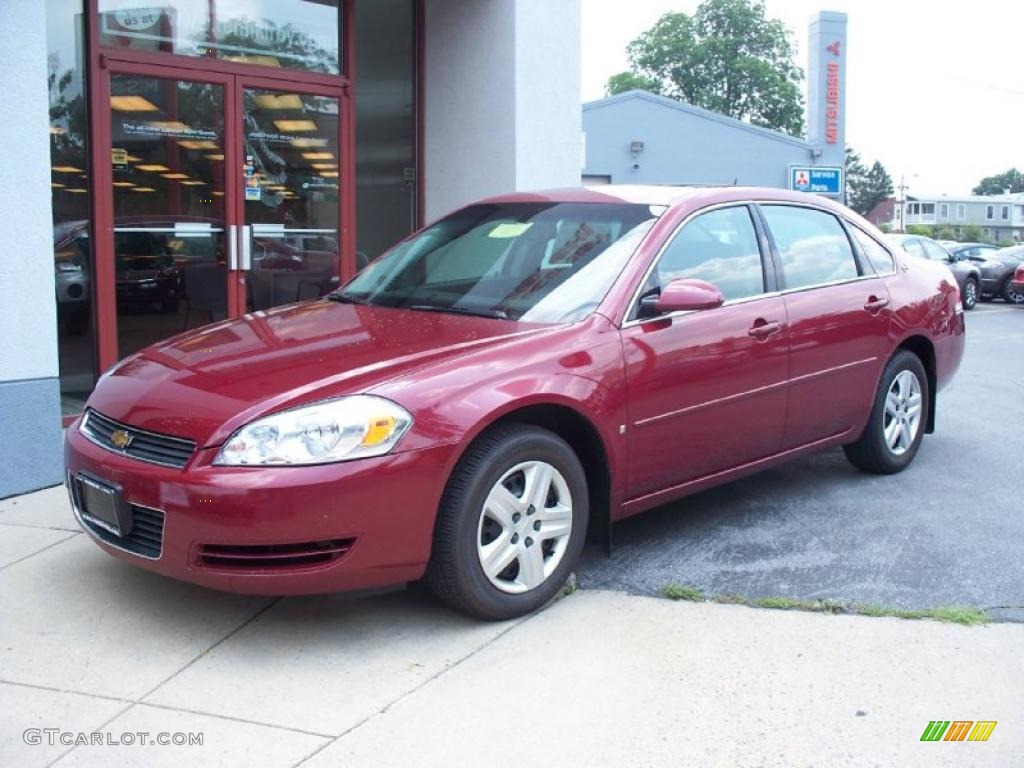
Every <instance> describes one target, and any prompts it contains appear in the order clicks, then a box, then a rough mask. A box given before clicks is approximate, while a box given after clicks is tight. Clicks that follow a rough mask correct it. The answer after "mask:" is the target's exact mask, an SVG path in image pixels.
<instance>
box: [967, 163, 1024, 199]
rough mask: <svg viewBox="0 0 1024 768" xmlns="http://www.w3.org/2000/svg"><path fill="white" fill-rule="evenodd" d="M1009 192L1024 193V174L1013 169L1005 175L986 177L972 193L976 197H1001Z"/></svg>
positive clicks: (998, 174)
mask: <svg viewBox="0 0 1024 768" xmlns="http://www.w3.org/2000/svg"><path fill="white" fill-rule="evenodd" d="M1007 190H1009V191H1010V192H1024V173H1021V172H1020V171H1018V170H1017V169H1016V168H1011V169H1010V170H1008V171H1006V172H1005V173H997V174H996V175H995V176H986V177H985V178H983V179H982V180H981V181H980V182H978V186H976V187H975V188H974V189H973V190H971V191H972V193H973V194H975V195H1001V194H1003V193H1004V192H1006V191H1007Z"/></svg>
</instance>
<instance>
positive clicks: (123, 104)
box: [96, 62, 352, 361]
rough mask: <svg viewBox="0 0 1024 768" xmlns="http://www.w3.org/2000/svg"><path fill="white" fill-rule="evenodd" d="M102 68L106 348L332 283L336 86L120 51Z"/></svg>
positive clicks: (338, 260) (141, 342) (111, 350)
mask: <svg viewBox="0 0 1024 768" xmlns="http://www.w3.org/2000/svg"><path fill="white" fill-rule="evenodd" d="M107 77H108V79H107V80H106V82H105V84H106V86H107V88H108V89H109V122H108V124H107V125H108V126H109V130H108V131H104V132H103V133H105V134H106V136H105V137H104V136H101V137H100V140H101V141H102V140H105V141H107V142H108V143H109V153H110V154H109V156H110V158H111V173H110V176H109V177H108V178H109V194H110V200H111V205H110V207H109V208H107V207H106V206H103V205H99V206H97V216H96V219H97V227H98V228H100V227H109V229H108V230H107V231H110V232H112V233H113V237H112V238H111V239H109V240H108V241H107V242H109V243H111V245H110V246H109V247H107V248H106V249H102V250H98V252H97V254H96V256H97V280H98V285H97V288H98V290H97V296H98V297H99V301H98V317H99V321H100V322H99V327H100V338H99V344H100V357H101V361H102V360H116V359H118V358H121V357H124V356H126V355H129V354H131V353H133V352H135V351H137V350H139V349H141V348H142V347H144V346H147V345H149V344H152V343H154V342H157V341H160V340H161V339H165V338H167V337H169V336H172V335H174V334H176V333H180V332H181V331H183V330H187V329H190V328H196V327H198V326H200V325H204V324H206V323H210V322H213V321H216V320H221V319H224V318H228V317H236V316H238V315H240V314H243V313H245V312H250V311H257V310H267V309H270V308H272V307H275V306H278V305H282V304H288V303H292V302H295V301H301V300H304V299H310V298H316V297H317V296H321V295H323V294H324V293H327V292H328V291H330V290H332V289H333V288H335V287H337V285H338V284H339V283H340V281H341V278H342V276H343V272H344V273H345V274H347V272H345V270H344V269H343V263H345V264H348V263H350V262H351V261H352V258H351V257H350V258H346V259H345V260H344V262H343V259H342V249H341V243H342V241H343V238H342V235H341V233H342V231H343V227H342V210H343V206H342V200H341V197H342V196H341V195H340V193H339V190H340V181H341V179H342V178H343V176H342V167H341V163H340V158H341V156H342V153H341V151H340V148H341V147H342V146H343V145H342V140H341V130H342V128H341V120H340V117H341V113H342V109H343V106H342V104H343V96H342V93H341V89H340V88H335V87H333V86H323V85H310V84H301V85H300V84H293V83H282V82H281V81H280V80H274V79H264V78H261V77H258V76H249V75H232V74H225V73H219V72H203V71H201V70H196V69H180V70H179V69H176V68H173V67H159V68H157V67H152V66H146V65H136V64H120V63H117V62H114V63H112V65H111V68H110V70H109V73H108V75H107ZM97 178H98V180H102V176H98V177H97ZM108 217H109V218H108ZM104 250H105V251H106V252H104ZM101 266H103V267H105V268H101ZM111 284H112V285H111Z"/></svg>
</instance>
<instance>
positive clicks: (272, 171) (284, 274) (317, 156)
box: [240, 85, 341, 310]
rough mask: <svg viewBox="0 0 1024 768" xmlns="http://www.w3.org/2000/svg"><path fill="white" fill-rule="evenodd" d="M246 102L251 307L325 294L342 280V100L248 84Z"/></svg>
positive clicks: (245, 233) (245, 263)
mask: <svg viewBox="0 0 1024 768" xmlns="http://www.w3.org/2000/svg"><path fill="white" fill-rule="evenodd" d="M241 107H242V145H241V146H242V154H243V157H241V158H240V160H241V163H242V169H243V177H244V178H243V182H244V194H243V216H242V232H241V237H242V258H241V266H242V268H243V269H244V270H245V271H246V275H245V278H244V285H245V293H244V303H245V307H246V309H248V310H262V309H268V308H270V307H275V306H279V305H282V304H291V303H293V302H296V301H303V300H305V299H311V298H316V297H317V296H322V295H324V294H325V293H327V292H328V291H331V290H333V289H334V288H336V287H337V286H338V284H339V282H340V278H341V263H340V252H341V251H340V246H339V242H340V237H339V232H340V226H339V224H340V219H339V216H340V206H339V194H338V192H339V180H340V172H341V168H340V164H339V148H338V137H339V116H340V104H339V99H338V98H337V97H336V96H331V95H312V94H300V93H296V92H294V91H287V90H280V89H271V88H268V87H265V86H250V85H245V86H243V87H242V90H241Z"/></svg>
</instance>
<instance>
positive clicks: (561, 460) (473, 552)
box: [424, 424, 590, 620]
mask: <svg viewBox="0 0 1024 768" xmlns="http://www.w3.org/2000/svg"><path fill="white" fill-rule="evenodd" d="M525 461H544V462H546V463H548V464H550V465H551V466H553V467H554V468H555V469H557V470H558V472H559V473H561V475H562V477H563V478H564V480H565V482H566V484H567V486H568V489H569V492H570V493H571V495H572V529H571V532H570V533H569V539H568V544H567V545H566V546H565V550H564V554H563V555H562V558H561V560H560V561H559V563H558V565H557V566H556V567H555V569H554V570H553V571H552V572H551V574H550V575H549V576H548V577H547V579H545V580H544V581H543V582H541V583H540V585H539V586H537V587H536V588H534V589H530V590H529V591H526V592H522V593H519V594H511V593H508V592H505V591H502V590H501V589H498V587H496V586H495V585H494V584H492V583H491V581H490V579H488V577H487V575H486V574H485V573H484V569H483V566H482V565H481V562H480V557H479V555H478V552H477V543H478V536H479V532H478V531H479V528H478V526H479V524H480V517H481V514H482V512H483V508H484V500H485V499H486V498H487V495H488V494H489V493H490V491H491V489H492V488H493V487H494V486H495V485H496V484H497V483H498V482H499V481H500V480H501V479H502V477H503V476H504V475H505V474H506V473H508V471H509V470H511V469H513V468H514V467H516V465H517V464H519V463H521V462H525ZM589 506H590V505H589V498H588V494H587V478H586V473H585V472H584V470H583V466H582V465H581V464H580V461H579V459H578V458H577V456H576V454H575V453H574V452H573V450H572V448H570V447H569V445H568V444H567V443H566V442H565V441H564V440H562V439H561V438H560V437H558V435H555V434H554V433H552V432H549V431H548V430H546V429H541V428H540V427H534V426H527V425H523V424H505V425H499V426H496V427H492V428H491V429H489V430H487V431H486V432H484V433H483V434H482V435H480V437H478V438H477V439H476V440H475V441H474V442H473V444H472V445H471V446H470V447H469V449H468V450H467V451H466V454H465V455H464V456H463V457H462V458H461V459H460V460H459V463H458V464H457V465H456V467H455V469H454V470H453V472H452V475H451V477H450V478H449V480H448V485H447V486H446V488H445V492H444V495H443V497H442V499H441V506H440V508H439V509H438V514H437V522H436V524H435V526H434V542H433V548H432V550H431V553H430V562H429V563H428V564H427V571H426V574H425V575H424V581H425V583H426V585H427V587H428V588H429V589H430V590H431V592H433V593H434V595H436V596H437V597H438V598H439V599H440V600H441V601H443V602H444V603H447V604H448V605H450V606H451V607H453V608H455V609H456V610H459V611H462V612H464V613H468V614H470V615H471V616H475V617H477V618H480V619H487V620H500V619H510V618H514V617H516V616H523V615H525V614H528V613H530V612H532V611H535V610H537V609H538V608H540V607H541V606H543V605H544V604H545V603H547V602H548V601H549V600H551V598H553V597H554V596H555V594H556V593H557V592H558V590H559V589H561V588H562V586H563V584H564V583H565V580H566V579H567V578H568V576H569V574H570V573H571V572H572V569H573V568H574V567H575V565H576V562H577V560H578V559H579V555H580V551H581V550H582V549H583V542H584V539H585V538H586V533H587V530H586V529H587V521H588V515H589ZM531 509H532V507H531Z"/></svg>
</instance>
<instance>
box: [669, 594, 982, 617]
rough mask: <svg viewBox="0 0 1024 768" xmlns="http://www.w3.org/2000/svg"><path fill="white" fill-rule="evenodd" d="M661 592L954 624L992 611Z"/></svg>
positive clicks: (679, 596)
mask: <svg viewBox="0 0 1024 768" xmlns="http://www.w3.org/2000/svg"><path fill="white" fill-rule="evenodd" d="M661 594H662V596H664V597H667V598H668V599H669V600H688V601H690V602H693V603H700V602H703V601H704V600H711V601H712V602H715V603H724V604H726V605H747V606H751V607H756V608H771V609H774V610H778V611H812V612H814V613H829V614H836V613H856V614H859V615H861V616H889V617H892V618H897V619H932V620H933V621H944V622H947V623H950V624H962V625H964V626H968V627H970V626H977V625H979V624H987V623H988V621H989V617H988V614H987V613H985V611H983V610H982V609H981V608H972V607H970V606H967V605H947V606H942V607H940V608H922V609H913V608H893V607H892V606H888V605H877V604H874V603H869V604H866V605H845V604H844V603H840V602H838V601H836V600H820V599H819V600H802V599H800V598H796V597H744V596H743V595H715V596H714V597H710V598H708V597H705V596H704V592H703V591H702V590H700V589H697V588H696V587H688V586H686V585H684V584H666V585H665V586H664V587H662V589H661Z"/></svg>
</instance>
